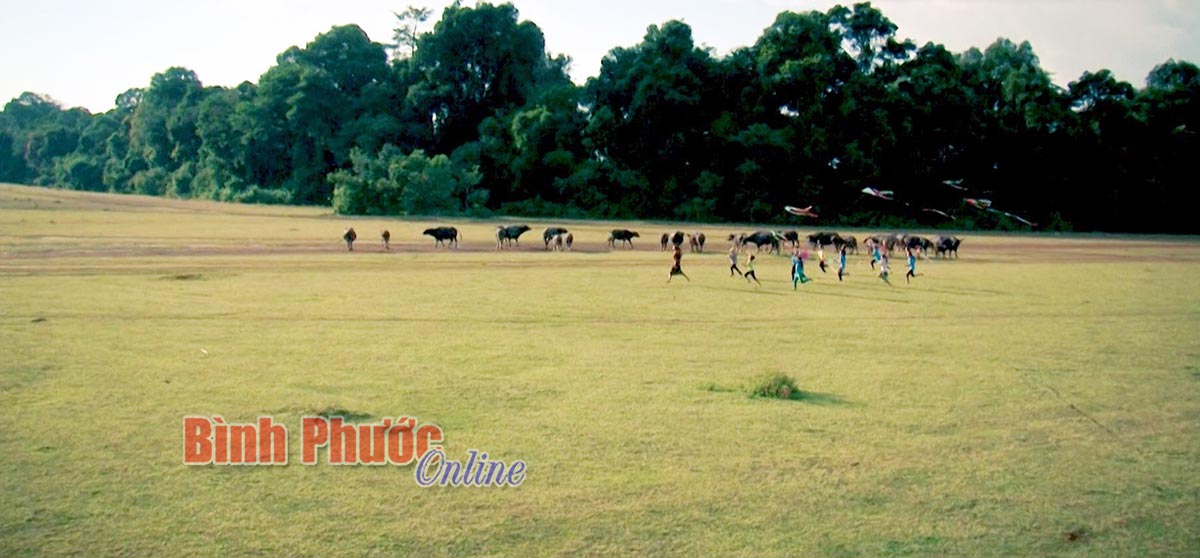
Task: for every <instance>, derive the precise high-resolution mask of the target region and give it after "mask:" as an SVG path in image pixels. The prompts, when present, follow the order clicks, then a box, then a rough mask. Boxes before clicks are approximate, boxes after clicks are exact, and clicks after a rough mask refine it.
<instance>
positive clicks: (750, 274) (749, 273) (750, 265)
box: [742, 254, 762, 287]
mask: <svg viewBox="0 0 1200 558" xmlns="http://www.w3.org/2000/svg"><path fill="white" fill-rule="evenodd" d="M742 277H745V278H746V282H747V283H749V282H750V280H751V279H753V280H754V282H755V283H758V286H760V287H761V286H762V282H761V281H759V280H758V275H757V274H756V273H754V254H750V259H748V260H746V274H745V275H743V276H742Z"/></svg>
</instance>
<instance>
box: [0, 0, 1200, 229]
mask: <svg viewBox="0 0 1200 558" xmlns="http://www.w3.org/2000/svg"><path fill="white" fill-rule="evenodd" d="M432 15H433V14H432V12H431V11H430V10H428V9H426V8H421V7H415V6H409V7H408V8H407V9H406V10H405V11H403V12H400V13H396V14H395V16H396V22H395V23H396V29H395V33H394V35H393V36H392V37H390V40H389V41H388V44H381V43H377V42H373V41H372V40H371V39H370V38H369V37H368V36H367V35H366V34H365V33H364V32H363V30H362V29H361V28H359V27H357V26H354V25H348V26H335V27H332V28H331V29H330V30H329V31H327V32H326V33H322V34H320V35H318V36H317V37H315V38H314V39H313V41H311V42H310V43H308V44H307V45H304V46H303V47H299V46H292V47H290V48H287V49H286V50H284V51H283V52H282V53H280V54H279V56H278V57H277V60H276V64H275V65H274V66H272V67H271V68H269V69H268V70H267V71H266V72H265V73H264V74H263V75H262V76H261V77H260V78H259V79H258V81H257V83H250V82H246V83H243V84H241V85H238V86H236V87H232V88H226V87H205V86H204V85H203V84H202V83H201V81H200V79H199V77H198V76H197V75H196V74H195V72H193V71H191V70H188V69H186V68H181V67H172V68H168V69H166V70H164V71H163V72H161V73H158V74H155V75H154V76H152V77H151V79H150V82H149V84H148V85H146V86H144V87H140V88H133V89H130V90H128V91H126V92H125V93H122V94H121V95H120V96H118V97H117V98H116V99H115V102H114V104H115V107H114V108H113V109H112V110H110V111H108V112H105V113H103V114H95V115H93V114H89V113H88V112H87V111H85V110H83V109H78V108H73V109H65V108H63V107H62V106H60V105H59V104H58V103H57V102H56V101H54V100H53V99H52V98H50V97H48V96H46V95H40V94H36V93H24V94H22V95H21V96H19V97H17V98H16V99H13V100H12V101H10V102H9V103H7V104H6V105H5V106H4V110H3V111H0V180H3V181H9V182H21V183H27V184H40V185H55V186H62V187H67V188H72V189H81V190H106V191H111V192H138V193H148V194H154V195H169V196H176V197H198V198H208V199H218V200H229V201H241V200H253V201H256V202H270V203H295V204H316V205H326V204H332V205H333V207H334V208H335V210H336V211H338V212H347V213H355V214H402V213H438V214H445V213H466V214H471V215H487V214H490V213H492V212H495V211H500V212H521V213H527V214H531V215H532V214H537V215H545V216H574V217H583V218H586V217H637V218H645V219H687V220H726V221H736V222H747V221H749V222H768V223H781V224H782V223H791V224H794V223H796V221H795V220H794V219H793V218H791V217H788V216H786V215H785V214H784V213H783V212H782V211H780V208H781V207H782V206H783V205H787V204H790V205H810V204H811V205H814V206H815V209H816V210H817V212H818V213H820V214H821V215H822V223H823V224H828V225H832V224H839V225H889V226H897V227H906V226H913V225H921V226H925V227H957V228H964V227H966V228H975V227H977V228H1001V229H1003V228H1010V227H1015V228H1021V227H1023V225H1020V224H1018V223H1015V222H1013V221H1011V220H1008V219H1000V218H997V217H996V215H994V214H988V213H981V212H979V211H977V210H975V209H973V208H970V207H968V206H964V205H963V204H962V203H961V202H962V198H963V197H964V194H962V193H961V192H960V191H957V190H954V189H951V188H949V187H947V186H945V184H944V181H946V180H962V184H964V185H965V186H967V187H969V188H970V189H971V192H972V194H973V195H974V196H975V197H984V198H989V199H993V200H994V201H995V203H996V205H997V207H1003V208H1004V209H1006V210H1007V211H1011V212H1014V213H1016V214H1020V215H1025V216H1027V217H1030V218H1031V219H1033V220H1034V221H1036V222H1039V223H1041V224H1042V226H1043V227H1044V228H1049V229H1053V230H1078V231H1089V230H1099V231H1147V232H1149V231H1155V232H1173V233H1185V232H1190V233H1196V232H1200V221H1197V220H1195V219H1191V218H1190V217H1189V215H1188V213H1187V211H1188V210H1189V208H1190V207H1191V206H1192V203H1191V201H1192V200H1194V198H1195V195H1194V194H1192V188H1191V182H1193V180H1192V179H1191V174H1192V173H1191V172H1190V171H1191V165H1190V163H1191V157H1192V155H1193V154H1194V153H1196V152H1198V151H1200V138H1198V136H1197V130H1200V70H1197V67H1196V66H1195V65H1194V64H1192V63H1190V62H1186V61H1177V60H1168V61H1166V62H1164V63H1163V64H1161V65H1159V66H1158V67H1156V68H1155V69H1154V70H1153V71H1152V72H1151V73H1150V75H1149V76H1147V79H1146V82H1145V86H1144V87H1142V88H1140V89H1139V88H1136V87H1134V86H1133V85H1131V84H1129V83H1125V82H1121V81H1118V80H1117V79H1115V78H1114V77H1113V75H1112V73H1111V72H1109V71H1108V70H1105V69H1099V70H1097V71H1094V72H1085V73H1084V74H1083V75H1082V76H1080V77H1079V79H1077V80H1075V81H1073V82H1071V83H1070V84H1069V85H1068V86H1067V87H1066V88H1061V87H1058V86H1056V85H1055V84H1054V83H1053V82H1052V81H1051V79H1050V76H1049V74H1048V73H1047V72H1046V71H1045V70H1043V69H1042V68H1041V66H1040V62H1039V60H1038V57H1037V55H1036V54H1035V52H1034V49H1033V47H1032V45H1030V44H1029V43H1027V42H1026V43H1015V42H1013V41H1010V40H1008V39H1004V38H1001V39H998V40H997V41H996V42H994V43H993V44H991V45H988V46H987V47H986V48H982V49H980V48H972V49H969V50H967V51H965V52H961V53H952V52H950V51H948V50H947V49H946V48H945V47H943V46H941V45H938V44H933V43H929V44H925V45H923V46H919V47H918V46H917V45H915V44H913V43H912V42H911V41H909V40H906V39H903V38H902V37H900V36H899V35H898V32H899V28H898V26H897V25H896V24H895V23H894V22H892V21H891V20H889V19H888V18H887V17H886V16H885V15H884V14H883V12H882V11H880V10H879V9H877V8H875V7H873V6H872V5H871V4H869V3H858V4H854V5H852V6H840V5H839V6H834V7H833V8H831V9H829V10H828V11H826V12H820V11H808V12H784V13H781V14H779V15H778V17H776V19H775V21H774V22H773V23H772V25H771V26H770V27H768V28H767V29H765V30H764V31H763V33H762V35H761V36H760V37H759V38H758V40H757V41H755V43H754V44H753V45H750V46H748V47H744V48H739V49H736V50H734V51H732V52H730V53H729V54H727V55H725V56H721V57H718V56H715V55H714V53H713V52H712V51H711V50H710V49H708V48H706V47H703V46H700V45H698V44H697V42H696V39H695V38H693V36H692V29H691V28H690V27H689V26H688V25H687V24H686V23H683V22H680V21H667V22H664V23H662V24H659V25H651V26H649V28H648V29H647V30H646V34H645V36H644V38H643V39H642V41H641V42H639V43H637V44H635V45H628V46H621V47H618V48H614V49H613V50H612V51H610V52H609V53H608V55H607V56H605V58H604V60H603V61H602V64H601V69H600V72H599V74H598V75H597V76H595V77H593V78H591V79H589V80H588V81H587V83H586V84H585V85H583V86H578V85H576V84H573V83H571V81H570V79H569V78H568V76H567V67H568V66H569V63H570V61H569V60H568V59H567V58H565V57H563V56H556V55H553V54H551V53H549V52H547V51H546V49H545V39H544V37H543V35H542V31H541V29H540V28H538V26H537V25H536V24H534V23H533V22H530V21H522V20H521V19H520V14H519V12H518V11H517V9H516V8H515V7H514V6H513V5H512V4H499V5H494V4H490V3H487V2H481V3H479V4H477V5H475V6H473V7H469V6H464V5H462V3H460V2H455V3H453V4H451V5H450V6H449V7H447V8H446V9H445V10H444V11H443V12H442V14H441V18H440V19H438V20H437V21H436V23H434V24H433V25H432V28H429V26H428V25H426V23H427V22H428V21H429V20H431V19H432V18H431V16H432ZM389 54H390V56H389ZM417 152H420V155H416V153H417ZM395 165H399V166H398V167H396V168H395V169H393V166H395ZM410 184H411V185H414V188H412V189H409V188H408V185H410ZM863 186H875V187H879V188H881V189H888V190H894V191H895V192H896V196H897V198H898V199H902V200H904V201H906V202H908V205H904V204H900V203H894V202H885V201H881V200H878V199H875V198H870V197H866V196H862V195H861V194H860V190H861V189H862V188H863ZM921 208H937V209H942V210H948V211H951V212H952V213H955V214H956V216H957V217H958V219H957V220H954V221H948V220H938V219H933V218H931V216H932V215H934V214H932V213H928V212H924V213H922V212H921V211H920V209H921Z"/></svg>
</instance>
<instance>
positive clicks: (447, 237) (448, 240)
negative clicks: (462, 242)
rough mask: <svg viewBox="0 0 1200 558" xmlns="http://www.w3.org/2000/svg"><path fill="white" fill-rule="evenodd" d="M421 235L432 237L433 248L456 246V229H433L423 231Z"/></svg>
mask: <svg viewBox="0 0 1200 558" xmlns="http://www.w3.org/2000/svg"><path fill="white" fill-rule="evenodd" d="M421 234H423V235H428V236H432V237H433V240H434V243H433V245H434V246H439V245H441V244H443V243H445V245H446V246H458V238H459V237H458V229H456V228H454V227H434V228H432V229H425V232H423V233H421Z"/></svg>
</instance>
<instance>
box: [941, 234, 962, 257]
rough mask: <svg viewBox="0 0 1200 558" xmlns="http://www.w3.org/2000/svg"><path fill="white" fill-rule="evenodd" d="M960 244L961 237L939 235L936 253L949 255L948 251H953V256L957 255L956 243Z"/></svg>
mask: <svg viewBox="0 0 1200 558" xmlns="http://www.w3.org/2000/svg"><path fill="white" fill-rule="evenodd" d="M959 244H962V239H961V238H958V237H957V236H939V237H938V239H937V243H936V246H937V255H939V256H945V257H950V253H951V252H954V257H955V258H957V257H958V245H959Z"/></svg>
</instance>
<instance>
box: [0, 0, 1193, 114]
mask: <svg viewBox="0 0 1200 558" xmlns="http://www.w3.org/2000/svg"><path fill="white" fill-rule="evenodd" d="M0 3H2V4H3V6H0V13H2V14H4V18H3V19H2V20H0V103H6V102H8V100H9V99H12V98H15V97H17V96H18V95H20V94H21V93H22V92H25V91H32V92H35V93H42V94H46V95H49V96H50V97H52V98H54V99H55V100H57V101H58V102H60V103H62V104H63V105H64V106H65V107H74V106H82V107H85V108H87V109H88V110H90V111H92V112H94V113H96V112H104V111H107V110H109V109H111V108H112V107H113V105H114V99H115V98H116V97H117V95H119V94H120V93H122V92H124V91H126V90H128V89H130V88H134V87H145V86H147V85H149V83H150V78H151V76H153V75H154V74H155V73H158V72H161V71H163V70H165V69H167V68H169V67H171V66H183V67H185V68H189V69H191V70H194V71H195V72H196V74H197V75H198V76H199V77H200V80H201V82H203V83H204V84H205V85H222V86H234V85H237V84H238V83H241V82H243V81H247V80H248V81H258V78H259V76H261V75H262V74H263V72H265V71H266V70H267V68H269V67H271V66H272V65H274V63H275V57H276V55H278V54H279V53H280V52H283V51H284V50H286V49H287V48H288V47H290V46H292V45H298V46H303V45H305V44H307V43H308V42H310V41H312V39H313V38H315V37H316V36H317V35H318V34H319V33H323V32H325V31H328V30H329V28H330V27H332V26H334V25H344V24H350V23H354V24H358V25H359V26H360V27H362V28H363V29H364V30H365V31H366V32H367V34H368V35H369V36H370V37H371V38H372V39H373V40H375V41H377V42H381V43H387V42H390V41H391V38H392V28H394V27H395V22H396V17H395V16H394V15H393V13H394V12H400V11H403V10H404V9H405V8H406V7H407V6H409V5H418V6H426V7H429V8H432V9H433V10H434V18H433V19H436V18H437V17H440V15H441V10H442V8H444V7H445V6H446V5H447V4H448V3H449V1H447V0H401V1H400V2H398V3H397V2H386V1H382V0H336V1H331V0H38V1H37V2H30V1H28V0H0ZM494 3H500V2H499V1H498V0H497V1H495V2H494ZM512 3H513V4H514V5H515V6H516V7H517V9H518V10H519V11H520V12H521V18H522V19H524V20H530V21H533V22H534V23H536V24H537V25H538V26H539V27H540V28H541V29H542V32H543V33H544V34H545V37H546V48H547V50H548V51H550V52H551V53H554V54H566V55H567V56H570V57H571V59H572V65H571V77H572V79H574V80H575V81H576V82H577V83H583V82H584V81H586V80H587V78H588V77H590V76H593V75H596V73H597V72H598V71H599V69H600V60H601V59H602V58H603V57H604V55H605V54H606V53H607V52H608V51H609V50H611V49H612V48H614V47H618V46H632V45H635V44H637V43H639V42H640V41H641V40H642V37H643V36H644V35H645V32H646V27H647V26H649V25H652V24H660V23H662V22H664V21H668V20H671V19H679V20H682V21H684V22H686V23H688V24H689V25H690V26H691V27H692V36H693V38H694V39H695V41H696V43H697V44H702V45H706V46H709V47H712V48H713V49H714V50H715V51H716V53H717V54H718V55H723V54H725V53H727V52H729V51H730V50H732V49H735V48H737V47H740V46H747V45H750V44H753V43H754V41H755V40H756V39H757V38H758V37H759V36H760V35H761V34H762V31H763V29H764V28H766V27H767V26H769V25H770V24H771V23H772V21H774V19H775V16H776V15H777V14H779V13H780V12H783V11H797V12H799V11H809V10H819V11H822V12H824V11H827V10H828V9H829V8H830V7H832V6H833V5H834V4H836V3H838V2H836V1H835V0H826V1H810V0H604V1H583V0H513V2H512ZM842 3H844V4H846V5H849V4H852V3H853V1H852V0H844V1H843V2H842ZM464 4H465V5H473V0H465V1H464ZM872 4H873V5H874V6H875V7H877V8H879V9H880V10H882V11H883V13H884V15H885V16H887V17H888V18H889V19H891V20H892V21H893V22H894V23H896V25H898V26H899V31H898V32H897V35H898V36H899V37H901V38H909V39H912V40H913V41H914V42H916V43H917V44H918V45H921V44H924V43H926V42H934V43H940V44H943V45H945V46H946V47H947V48H948V49H950V50H951V51H953V52H961V51H964V50H966V49H968V48H971V47H979V48H984V47H986V46H987V45H989V44H991V43H992V42H993V41H994V40H995V39H996V38H997V37H1006V38H1009V39H1012V40H1013V41H1016V42H1021V41H1025V40H1027V41H1029V42H1030V43H1031V44H1032V45H1033V49H1034V52H1035V53H1037V55H1038V56H1039V58H1040V59H1041V63H1042V67H1043V68H1045V69H1046V70H1047V71H1049V72H1050V73H1051V76H1052V78H1053V79H1054V81H1055V83H1057V84H1059V85H1061V86H1064V87H1065V86H1066V85H1067V84H1068V83H1070V82H1071V81H1074V80H1075V79H1077V78H1078V77H1079V76H1080V75H1081V74H1082V73H1083V72H1084V71H1096V70H1100V69H1105V68H1107V69H1110V70H1112V71H1113V73H1114V74H1115V75H1116V77H1117V79H1120V80H1124V81H1128V82H1130V83H1132V84H1133V85H1134V86H1136V87H1142V86H1143V85H1144V83H1145V78H1146V75H1147V74H1148V73H1149V72H1150V70H1151V69H1153V68H1154V66H1156V65H1158V64H1161V63H1162V62H1165V61H1166V60H1167V59H1170V58H1174V59H1176V60H1187V61H1189V62H1192V63H1197V64H1200V0H875V1H874V2H872ZM432 23H433V22H432V21H431V22H430V23H429V25H430V26H432Z"/></svg>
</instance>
